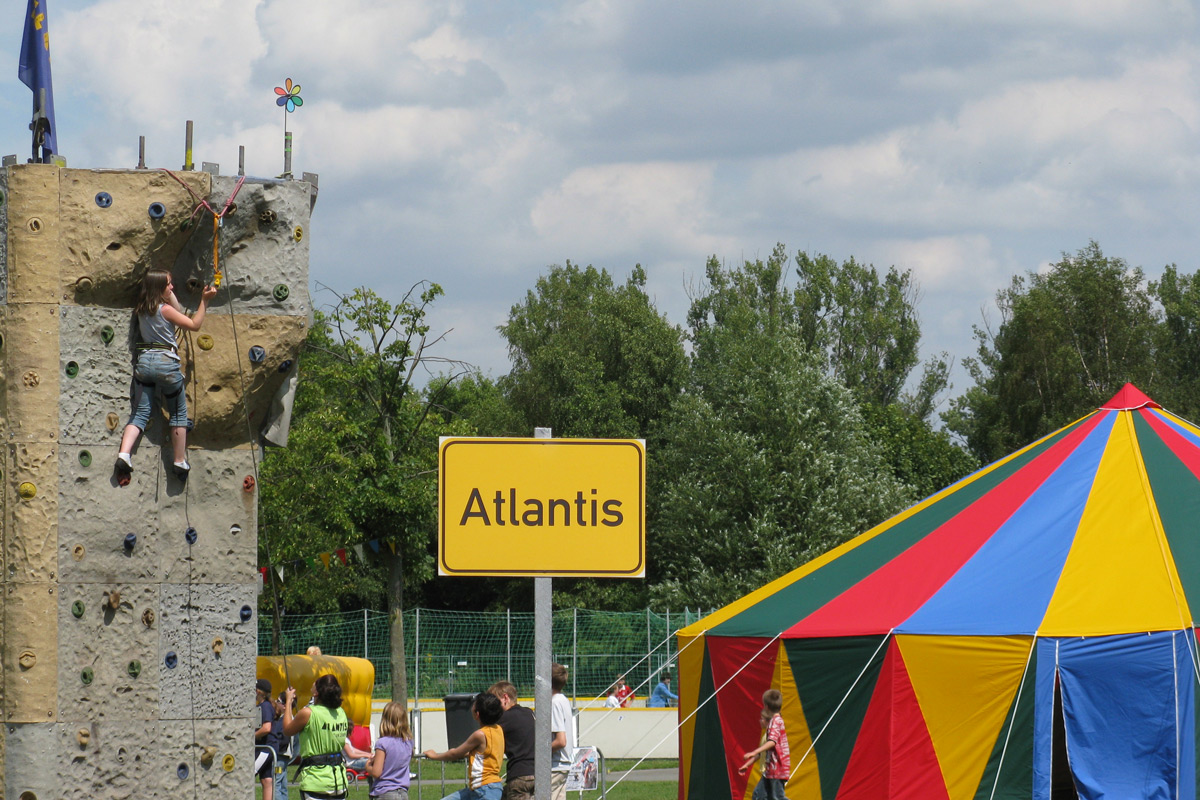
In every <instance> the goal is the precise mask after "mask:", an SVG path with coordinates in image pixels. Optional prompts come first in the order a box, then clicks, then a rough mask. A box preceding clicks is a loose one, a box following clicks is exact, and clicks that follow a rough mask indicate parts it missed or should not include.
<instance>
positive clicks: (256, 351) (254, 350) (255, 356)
mask: <svg viewBox="0 0 1200 800" xmlns="http://www.w3.org/2000/svg"><path fill="white" fill-rule="evenodd" d="M266 357H267V351H266V350H264V349H263V348H262V347H260V346H258V345H254V346H253V347H251V348H250V362H251V363H252V364H261V363H262V362H263V360H264V359H265V358H266Z"/></svg>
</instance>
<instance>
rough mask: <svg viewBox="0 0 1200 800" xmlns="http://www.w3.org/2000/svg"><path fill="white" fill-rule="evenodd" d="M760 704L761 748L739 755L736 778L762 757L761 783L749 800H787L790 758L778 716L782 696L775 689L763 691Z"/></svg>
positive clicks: (780, 716) (790, 767)
mask: <svg viewBox="0 0 1200 800" xmlns="http://www.w3.org/2000/svg"><path fill="white" fill-rule="evenodd" d="M762 702H763V707H762V713H760V714H759V724H760V725H761V726H762V729H763V737H762V744H760V745H759V746H758V747H756V748H755V749H753V750H751V751H750V752H749V753H743V754H742V758H743V759H744V763H743V764H742V766H740V767H738V774H739V775H745V774H746V773H747V772H749V771H750V767H751V765H752V764H754V760H755V759H756V758H758V756H759V755H761V754H763V753H765V754H766V755H765V756H764V757H763V768H762V779H761V780H760V781H759V782H758V785H757V786H755V787H754V794H753V796H752V797H753V800H787V797H786V796H785V795H784V793H783V790H784V787H785V786H787V782H788V778H790V777H791V772H792V756H791V749H790V748H789V747H788V740H787V731H786V730H785V729H784V726H783V715H782V714H780V713H779V712H780V711H782V710H783V694H782V693H781V692H780V691H779V690H778V689H767V691H765V692H763V697H762Z"/></svg>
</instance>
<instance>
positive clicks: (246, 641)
mask: <svg viewBox="0 0 1200 800" xmlns="http://www.w3.org/2000/svg"><path fill="white" fill-rule="evenodd" d="M215 171H216V170H215V169H214V170H213V172H215ZM306 178H307V180H304V181H293V180H260V179H247V180H245V182H244V183H242V182H240V181H239V179H238V178H236V177H222V176H219V175H216V174H210V173H209V172H194V171H187V172H178V173H174V174H168V173H167V172H165V171H161V170H145V169H141V170H80V169H67V168H62V167H58V166H54V165H43V164H28V165H21V166H8V167H5V168H3V169H0V441H2V442H3V453H2V458H3V461H2V464H0V468H2V471H3V472H2V485H3V493H2V495H0V502H2V504H3V508H2V509H0V519H2V520H3V539H2V547H0V577H2V581H3V583H2V586H3V589H2V592H3V595H2V596H3V605H2V608H0V657H2V659H3V681H2V682H0V708H2V710H3V725H2V727H0V766H2V768H3V779H2V780H0V795H2V796H0V800H4V798H8V800H18V798H19V799H20V800H60V798H92V797H104V798H123V797H134V796H137V797H168V796H182V797H196V798H199V797H210V798H215V797H220V798H229V797H253V796H254V795H253V792H254V789H253V787H254V784H255V780H254V778H253V775H252V769H251V767H252V756H251V754H252V750H253V736H252V732H253V729H254V728H255V727H257V713H258V712H257V709H256V708H255V706H254V677H255V656H256V648H257V635H256V627H257V618H258V614H257V596H258V589H259V586H260V585H261V581H260V578H259V574H258V572H257V570H256V568H255V564H256V552H257V522H256V502H257V493H258V490H257V486H256V472H257V470H256V467H257V463H258V461H259V456H260V452H261V451H260V450H259V449H258V445H259V443H260V441H261V438H260V437H262V436H263V435H264V433H265V435H266V436H267V437H268V439H270V440H271V441H273V442H274V443H277V444H282V443H285V441H286V435H287V421H288V420H287V417H288V415H289V413H290V407H291V403H290V401H291V397H290V392H291V391H292V390H294V386H295V377H296V359H297V354H298V351H299V348H300V344H301V342H302V341H303V338H304V335H305V333H306V328H307V325H308V321H309V315H310V305H309V297H308V288H307V287H308V240H307V233H308V223H309V217H310V213H311V210H312V206H313V203H314V202H315V200H316V179H315V176H306ZM235 191H236V198H235V199H234V203H233V204H232V205H230V207H229V210H228V211H227V212H226V214H225V216H224V218H223V226H222V228H221V231H220V237H219V241H220V261H221V266H222V270H223V272H224V282H223V283H222V285H221V287H220V292H219V294H218V295H217V297H216V298H215V299H214V301H213V302H212V304H211V305H210V306H209V309H208V314H207V317H206V319H205V320H204V323H203V328H202V330H201V331H200V332H199V333H189V334H185V337H184V338H183V340H182V342H181V346H180V354H181V357H182V359H183V371H184V375H185V377H186V379H187V397H188V413H189V417H191V418H192V419H193V420H194V421H195V428H194V430H193V431H192V432H191V434H190V435H189V441H188V444H189V447H190V452H189V460H190V462H191V464H192V471H191V476H190V477H189V478H188V480H187V481H186V482H183V481H180V480H179V479H178V478H177V477H176V476H175V475H174V474H173V472H172V470H171V468H170V467H171V460H172V459H171V447H170V440H169V434H168V428H167V427H166V419H165V416H162V415H161V414H160V415H159V416H157V417H156V418H155V419H154V420H153V421H152V422H151V424H150V426H149V428H148V429H147V431H146V435H145V436H143V437H142V441H141V443H140V445H139V447H138V449H137V451H136V453H135V454H134V473H133V476H132V480H131V482H130V483H129V484H128V485H127V486H120V485H119V484H118V481H117V476H116V474H115V473H114V470H113V464H114V460H115V458H116V454H117V447H118V444H119V442H120V437H121V432H122V429H123V428H124V425H125V422H126V419H127V418H128V415H129V410H130V404H129V389H130V381H131V377H132V359H133V355H134V350H133V337H134V335H135V334H134V330H135V328H134V326H133V325H132V324H131V323H132V307H133V302H134V296H135V292H136V287H137V285H138V283H139V281H140V280H141V276H142V274H143V273H144V271H145V270H146V269H147V268H149V267H152V266H153V267H162V268H166V269H170V270H171V271H172V274H173V279H174V283H175V286H176V293H177V295H178V297H179V299H180V301H181V302H182V303H183V305H184V306H185V307H187V308H195V307H196V305H197V303H198V301H199V296H200V295H199V292H200V288H201V287H202V286H203V284H204V283H206V282H209V281H211V280H212V275H213V271H212V241H213V222H212V220H213V215H212V213H211V212H210V210H209V208H207V207H205V206H204V205H203V204H202V203H201V202H200V201H201V200H203V201H206V202H207V203H208V206H209V207H211V209H212V210H213V211H216V212H220V211H221V210H222V209H223V208H224V207H225V204H226V201H227V200H228V199H229V198H230V196H231V195H233V194H235Z"/></svg>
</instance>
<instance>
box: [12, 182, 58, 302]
mask: <svg viewBox="0 0 1200 800" xmlns="http://www.w3.org/2000/svg"><path fill="white" fill-rule="evenodd" d="M60 172H61V170H59V168H58V167H55V166H53V165H50V164H30V165H27V167H26V168H25V169H10V170H9V171H8V227H7V232H8V297H7V302H9V303H57V302H58V294H59V292H58V268H59V262H60V256H59V247H58V239H59V233H60V225H59V214H58V180H59V173H60Z"/></svg>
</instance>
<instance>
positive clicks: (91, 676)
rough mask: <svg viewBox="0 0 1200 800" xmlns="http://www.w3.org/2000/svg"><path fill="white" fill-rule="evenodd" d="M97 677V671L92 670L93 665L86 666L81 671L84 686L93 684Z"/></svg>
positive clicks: (80, 678) (80, 677)
mask: <svg viewBox="0 0 1200 800" xmlns="http://www.w3.org/2000/svg"><path fill="white" fill-rule="evenodd" d="M95 678H96V673H94V672H92V668H91V667H84V668H83V672H81V673H79V680H81V681H83V685H84V686H91V685H92V681H93V680H95Z"/></svg>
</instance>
